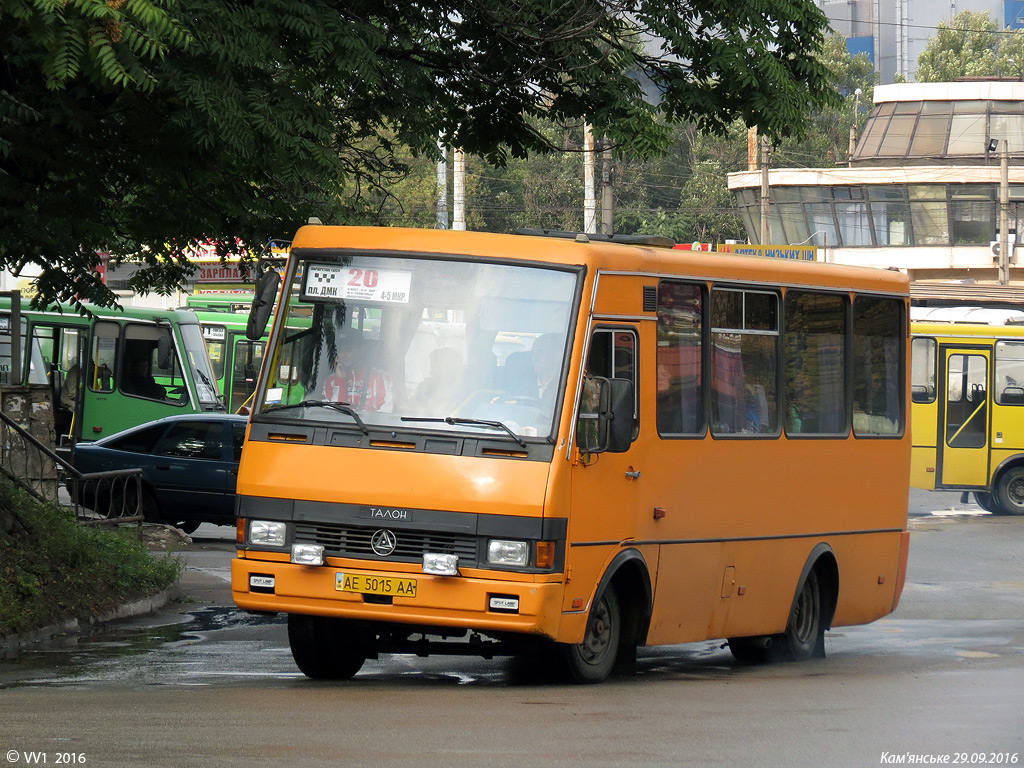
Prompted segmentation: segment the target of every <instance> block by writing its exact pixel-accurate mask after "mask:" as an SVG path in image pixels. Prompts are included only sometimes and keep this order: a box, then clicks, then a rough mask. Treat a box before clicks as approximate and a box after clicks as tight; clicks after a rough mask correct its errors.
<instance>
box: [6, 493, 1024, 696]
mask: <svg viewBox="0 0 1024 768" xmlns="http://www.w3.org/2000/svg"><path fill="white" fill-rule="evenodd" d="M911 502H912V503H911V518H910V528H911V531H912V537H913V538H912V545H911V564H910V569H909V576H908V581H907V585H906V588H905V590H904V596H903V599H902V601H901V605H900V607H899V609H898V610H897V611H896V612H895V613H894V614H893V615H892V616H890V617H888V618H886V619H883V620H881V621H877V622H875V623H873V624H870V625H866V626H862V627H843V628H839V629H837V630H834V631H832V632H830V633H828V635H827V636H826V638H827V653H828V656H829V666H828V671H829V674H844V673H854V672H855V671H856V670H857V669H859V668H860V667H861V666H862V665H863V664H864V663H865V662H870V664H871V665H872V667H874V668H875V669H877V670H879V671H881V670H889V671H890V672H899V671H906V670H908V669H913V668H914V667H915V666H920V667H922V668H949V669H957V668H962V667H963V665H964V664H965V663H976V664H983V665H985V666H988V667H1000V666H1003V665H1004V664H1010V665H1014V666H1015V667H1019V666H1020V660H1021V653H1022V649H1024V599H1022V598H1024V570H1022V568H1021V566H1020V562H1019V559H1018V556H1017V554H1016V553H1017V552H1018V551H1019V548H1018V544H1017V543H1016V539H1017V537H1018V536H1019V535H1021V534H1024V521H1022V520H1017V519H1014V518H994V517H992V516H991V515H988V513H985V512H984V511H983V510H981V509H980V508H979V507H977V506H976V505H974V504H970V503H968V504H963V503H960V501H959V494H924V495H923V496H921V495H917V496H912V499H911ZM915 503H916V504H917V506H918V507H919V508H918V509H916V510H915V508H914V505H915ZM929 507H930V508H929ZM233 533H234V532H233V529H230V528H227V527H216V526H210V525H204V526H202V527H201V528H200V529H199V530H198V531H197V532H196V534H195V535H194V536H193V543H192V544H190V545H188V546H187V547H186V548H185V551H184V556H185V557H186V560H187V566H186V569H185V571H184V573H183V576H182V579H181V582H180V584H179V585H178V588H177V592H176V595H175V596H174V597H173V598H172V599H171V600H170V601H169V602H168V603H167V604H166V605H165V606H164V607H163V608H162V609H160V610H159V611H158V612H156V613H154V614H151V615H147V616H141V617H138V618H135V619H131V620H124V621H118V622H115V623H112V624H110V625H107V626H105V627H101V628H99V629H97V630H94V631H91V632H85V633H81V634H71V635H66V636H63V637H57V638H54V639H53V640H51V641H49V642H44V643H36V644H32V645H25V646H22V647H20V648H8V649H6V650H0V688H23V687H35V686H47V687H48V686H74V687H90V686H115V687H116V686H121V685H129V686H140V685H141V686H151V685H159V686H197V685H198V686H203V685H211V684H215V683H222V682H232V683H236V684H257V683H258V684H260V685H280V684H287V685H290V684H294V683H296V682H299V681H304V678H303V676H302V675H301V674H300V673H299V672H298V670H297V669H296V667H295V664H294V662H293V660H292V658H291V653H290V651H289V649H288V640H287V627H286V621H285V618H284V616H266V615H254V614H248V613H245V612H242V611H239V610H237V609H236V608H235V607H234V605H233V603H232V601H231V593H230V560H231V557H232V556H233V552H234V549H233V541H232V537H233ZM950 535H955V536H957V537H958V540H957V543H956V546H955V549H956V553H957V555H958V556H959V557H957V558H956V559H953V558H951V557H950V556H949V554H948V553H947V552H946V549H947V548H948V547H949V545H950V544H951V543H952V542H951V540H950ZM972 552H977V553H982V557H983V559H984V560H985V561H986V564H987V565H990V566H992V567H993V568H995V571H996V572H995V573H988V572H986V571H984V569H981V571H979V572H977V573H973V571H977V570H978V569H977V568H973V569H972V568H966V567H965V565H964V563H968V562H970V558H971V553H972ZM961 558H966V559H961ZM637 671H638V677H640V678H647V679H653V680H658V679H678V678H679V677H697V678H703V679H708V678H714V677H717V676H721V675H724V676H729V675H731V674H734V673H735V664H734V662H733V660H732V657H731V655H730V654H729V652H728V650H727V649H725V648H724V647H723V644H722V642H721V641H708V642H702V643H690V644H685V645H675V646H667V647H662V648H651V649H642V650H641V652H640V658H639V661H638V670H637ZM762 674H766V675H771V674H772V672H771V670H770V668H766V670H765V671H764V672H762ZM410 675H413V676H419V680H420V682H427V681H429V680H432V681H435V682H436V681H448V682H452V683H456V684H459V685H467V684H469V685H483V686H487V685H495V684H507V683H509V682H512V683H515V682H517V681H526V682H530V681H531V677H535V675H534V674H533V671H532V670H530V669H529V667H528V666H527V667H524V666H523V664H522V663H520V662H510V661H507V660H495V661H487V660H481V659H477V658H474V657H437V656H434V657H429V658H426V659H423V658H417V657H406V656H382V657H381V659H379V660H370V661H368V662H367V663H366V665H365V666H364V668H363V670H362V671H361V672H360V674H359V675H358V677H357V679H358V680H363V681H367V682H368V681H371V680H377V681H388V680H398V679H402V678H404V679H406V680H408V678H409V676H410Z"/></svg>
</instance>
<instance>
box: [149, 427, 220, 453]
mask: <svg viewBox="0 0 1024 768" xmlns="http://www.w3.org/2000/svg"><path fill="white" fill-rule="evenodd" d="M223 433H224V430H223V427H222V426H221V424H220V422H211V421H187V422H183V423H181V424H175V425H174V426H173V427H171V428H170V429H169V430H168V431H167V434H166V435H164V436H163V437H162V438H161V439H160V442H158V443H157V445H156V448H154V449H153V453H155V454H157V455H158V456H179V457H181V458H186V459H220V458H221V455H222V454H221V450H222V448H223V445H224V438H223Z"/></svg>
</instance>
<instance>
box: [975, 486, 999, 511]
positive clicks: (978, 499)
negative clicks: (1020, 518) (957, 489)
mask: <svg viewBox="0 0 1024 768" xmlns="http://www.w3.org/2000/svg"><path fill="white" fill-rule="evenodd" d="M974 501H975V503H977V505H978V506H979V507H981V508H982V509H984V510H985V511H986V512H991V513H992V514H993V515H1001V514H1003V510H1001V509H1000V508H999V504H997V503H996V498H995V496H994V495H993V494H991V493H986V492H985V491H975V492H974Z"/></svg>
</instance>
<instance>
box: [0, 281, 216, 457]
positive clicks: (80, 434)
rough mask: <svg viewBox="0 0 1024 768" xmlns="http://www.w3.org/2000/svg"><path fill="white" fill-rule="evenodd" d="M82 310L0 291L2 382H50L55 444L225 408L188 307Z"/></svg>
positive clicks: (195, 318) (0, 364)
mask: <svg viewBox="0 0 1024 768" xmlns="http://www.w3.org/2000/svg"><path fill="white" fill-rule="evenodd" d="M89 310H90V312H91V313H92V316H91V317H85V316H82V315H80V314H79V313H78V311H77V310H76V309H75V308H74V307H73V306H71V305H60V306H53V307H50V308H48V309H46V310H42V311H40V310H34V309H31V308H29V307H28V306H27V303H26V304H24V305H23V304H22V302H21V297H20V295H16V294H15V295H11V294H4V295H0V384H9V385H28V384H47V385H49V386H50V388H51V390H52V393H53V404H54V429H55V433H56V443H57V446H58V447H63V446H68V445H72V444H74V443H76V442H78V441H79V440H98V439H99V438H101V437H105V436H106V435H110V434H113V433H114V432H119V431H120V430H122V429H127V428H128V427H133V426H135V425H137V424H142V423H144V422H147V421H151V420H153V419H157V418H160V417H162V416H170V415H172V414H176V413H190V412H191V413H197V412H201V411H223V410H224V402H223V399H222V398H221V397H220V395H219V393H218V392H217V386H216V379H215V376H214V372H213V366H212V365H211V363H210V356H209V353H208V352H207V349H206V345H205V344H204V343H203V334H202V330H201V327H200V325H199V320H198V318H197V317H196V315H195V313H193V312H191V311H188V310H178V309H152V308H143V307H125V308H123V309H117V310H115V309H106V308H102V307H90V308H89ZM15 340H16V341H15Z"/></svg>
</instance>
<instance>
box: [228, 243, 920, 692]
mask: <svg viewBox="0 0 1024 768" xmlns="http://www.w3.org/2000/svg"><path fill="white" fill-rule="evenodd" d="M670 245H671V243H670V241H667V240H666V239H665V238H644V237H636V238H619V237H613V238H610V239H609V238H603V239H600V238H599V237H598V236H593V235H568V236H552V235H550V233H548V235H547V236H546V235H544V234H537V235H499V234H486V233H474V232H469V233H467V232H448V231H438V230H409V229H387V228H357V227H351V228H350V227H328V226H308V227H303V228H302V229H300V230H299V232H298V233H297V235H296V238H295V240H294V242H293V245H292V251H291V258H290V261H289V264H288V267H287V271H286V273H285V276H284V279H283V285H282V287H281V290H280V297H279V299H278V301H279V302H281V309H280V310H279V311H276V312H275V316H274V317H275V319H274V324H273V328H272V330H271V333H270V338H269V343H268V347H267V354H266V356H265V358H264V365H263V369H262V371H261V374H260V381H259V384H258V385H257V389H256V393H255V398H254V404H253V412H252V416H251V420H250V426H249V432H248V434H247V438H246V443H245V448H244V450H243V455H242V461H241V465H240V467H239V477H238V496H239V501H238V529H237V541H238V543H237V553H236V558H235V559H234V560H233V561H232V592H233V596H234V600H235V602H236V603H237V605H238V606H239V607H241V608H243V609H247V610H252V611H267V612H284V613H286V614H288V634H289V640H290V645H291V650H292V654H293V656H294V659H295V661H296V663H297V665H298V667H299V669H301V670H302V672H304V673H305V674H306V675H308V676H310V677H313V678H333V679H344V678H348V677H351V676H352V675H354V674H355V673H356V672H357V671H358V670H359V669H360V668H361V666H362V664H363V663H364V661H365V660H366V659H367V658H376V657H377V654H379V653H384V652H387V653H397V652H409V653H417V654H421V655H422V654H428V653H473V654H478V655H482V656H485V657H490V656H494V655H508V654H511V655H518V654H544V655H550V656H551V657H552V658H554V659H557V660H558V662H559V666H560V667H561V669H562V670H563V671H564V672H565V673H566V675H567V677H568V678H569V679H572V680H575V681H578V682H597V681H600V680H603V679H604V678H606V677H607V676H608V675H609V674H610V673H611V672H612V671H613V670H615V669H621V670H628V669H630V668H631V667H632V666H633V665H634V664H635V661H636V651H637V648H638V646H645V645H656V644H667V643H681V642H687V641H698V640H705V639H709V638H727V639H728V641H729V647H730V649H731V650H732V653H733V655H734V656H735V657H736V658H737V659H738V660H740V661H741V662H756V661H763V660H769V659H772V658H776V657H779V658H790V659H806V658H809V657H812V656H821V655H823V654H824V632H825V631H826V630H827V629H829V628H831V627H835V626H842V625H850V624H861V623H866V622H870V621H873V620H874V619H877V618H879V617H881V616H884V615H886V614H888V613H890V612H891V611H892V610H893V609H894V608H895V606H896V604H897V601H898V599H899V596H900V592H901V590H902V585H903V578H904V573H905V569H906V559H907V546H908V541H909V538H908V533H907V499H908V492H909V483H908V476H909V469H910V439H909V431H908V430H907V429H906V415H907V408H908V397H909V395H908V391H909V387H908V383H909V372H908V365H907V345H908V338H909V334H908V332H909V320H908V317H907V306H908V301H909V299H908V284H907V280H906V278H905V277H904V276H901V275H900V274H899V273H896V272H891V271H878V270H867V269H856V268H848V267H841V266H836V265H826V264H809V263H796V262H788V261H781V260H774V259H766V258H751V257H741V256H731V255H724V254H715V253H697V252H685V251H680V250H673V249H671V248H670V247H668V246H670ZM259 292H260V294H261V295H264V296H265V297H270V298H266V301H265V304H267V305H269V304H271V303H272V293H273V285H270V286H269V287H268V286H265V285H264V286H260V287H259ZM266 313H267V314H269V308H268V309H267V311H266ZM259 325H260V323H259V322H254V323H253V325H252V327H251V328H250V332H251V333H252V334H253V335H258V334H259V333H260V332H261V331H262V329H261V328H260V327H259Z"/></svg>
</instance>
